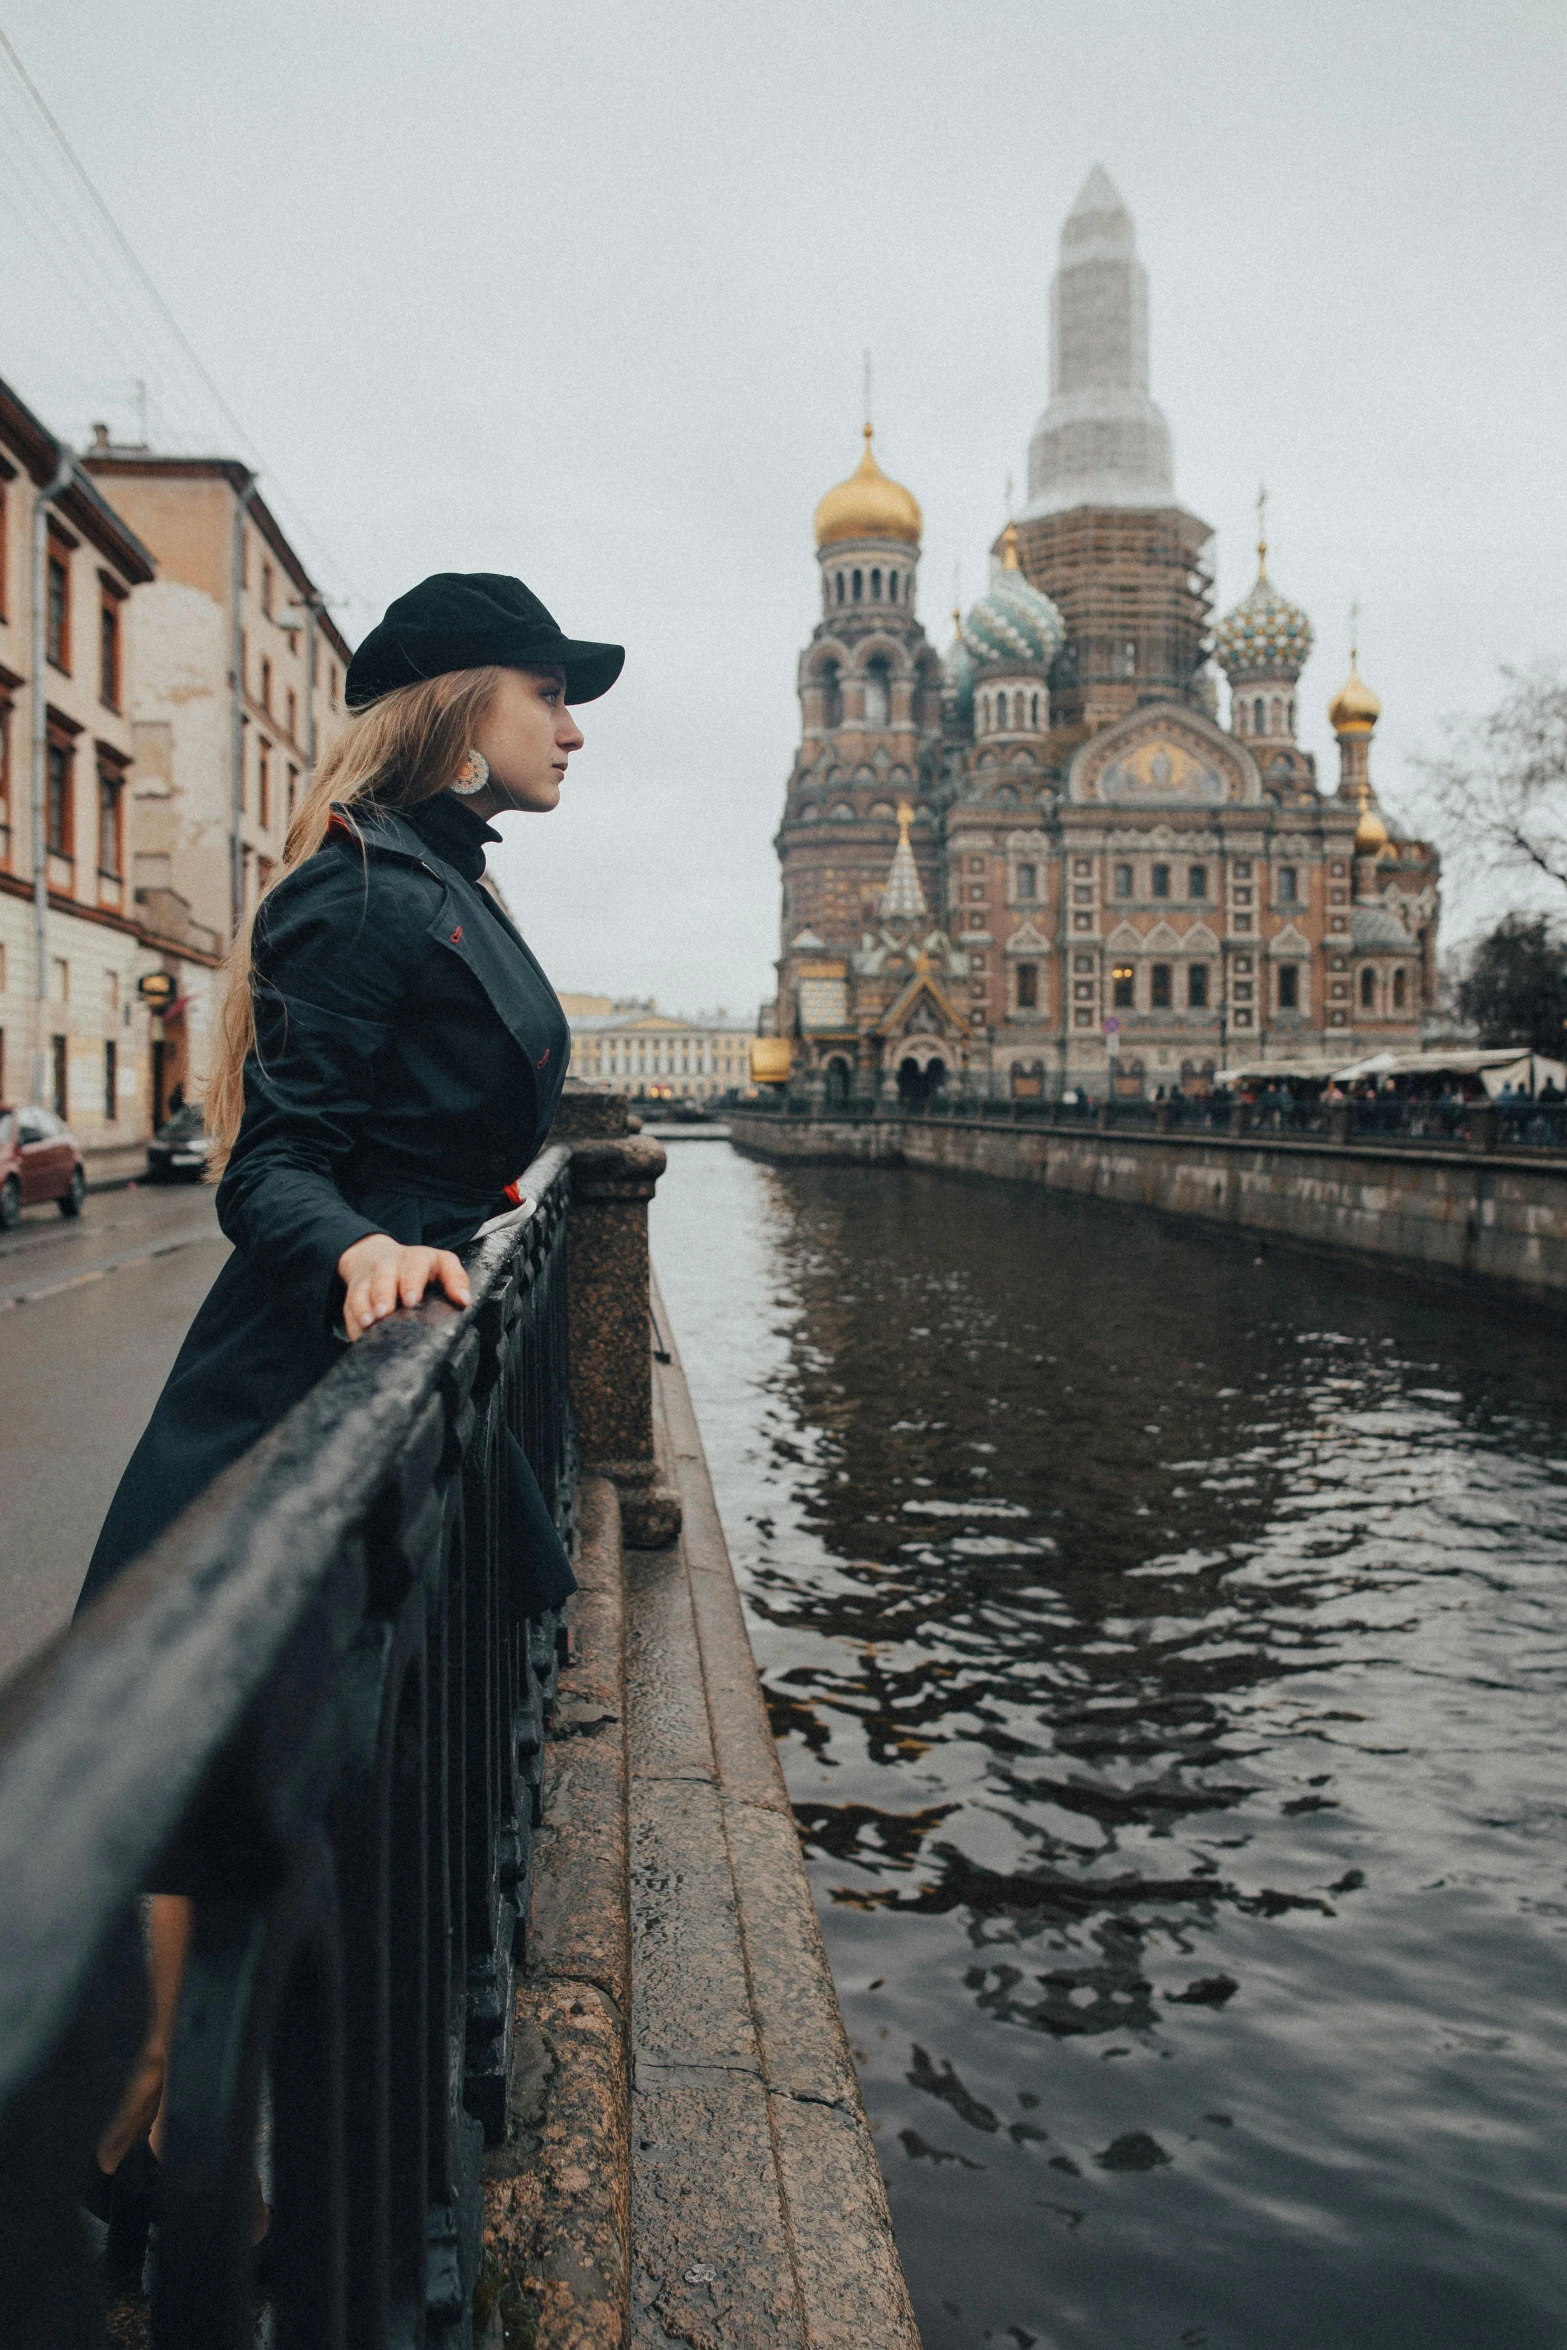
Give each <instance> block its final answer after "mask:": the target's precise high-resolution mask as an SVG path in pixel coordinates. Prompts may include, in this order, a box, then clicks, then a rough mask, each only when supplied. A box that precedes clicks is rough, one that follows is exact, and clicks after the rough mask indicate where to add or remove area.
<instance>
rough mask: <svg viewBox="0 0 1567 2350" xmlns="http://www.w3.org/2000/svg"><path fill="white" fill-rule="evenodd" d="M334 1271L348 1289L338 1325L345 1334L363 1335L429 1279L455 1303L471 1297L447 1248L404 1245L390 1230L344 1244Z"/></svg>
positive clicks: (413, 1300) (414, 1300) (418, 1294)
mask: <svg viewBox="0 0 1567 2350" xmlns="http://www.w3.org/2000/svg"><path fill="white" fill-rule="evenodd" d="M337 1274H338V1279H339V1280H340V1281H341V1282H342V1284H343V1286H344V1288H345V1289H346V1290H347V1292H348V1295H347V1296H346V1297H345V1298H344V1300H343V1328H344V1330H345V1332H346V1333H347V1335H348V1337H349V1338H350V1339H354V1338H362V1337H363V1336H364V1334H365V1332H366V1331H367V1330H368V1329H369V1328H370V1325H371V1324H372V1322H379V1321H381V1320H383V1319H384V1317H385V1316H386V1315H388V1314H389V1313H390V1312H391V1311H392V1309H393V1307H394V1306H416V1305H417V1304H418V1303H419V1300H420V1299H421V1298H422V1297H423V1295H424V1293H425V1291H426V1290H427V1289H429V1288H430V1287H431V1286H432V1285H438V1286H439V1287H440V1288H441V1289H443V1290H444V1291H445V1292H446V1295H447V1296H448V1297H449V1298H450V1299H451V1301H452V1304H453V1305H454V1306H465V1305H468V1304H470V1303H471V1302H472V1298H473V1291H472V1290H471V1289H470V1288H469V1286H468V1276H467V1274H466V1273H465V1272H464V1271H463V1269H462V1266H461V1264H460V1263H459V1262H458V1260H457V1258H456V1257H454V1256H453V1255H452V1252H451V1250H450V1249H449V1248H404V1246H403V1244H402V1242H401V1241H399V1240H394V1239H393V1238H392V1236H391V1234H390V1233H389V1232H370V1233H367V1234H366V1235H365V1238H364V1239H363V1240H356V1241H355V1242H354V1245H353V1247H352V1248H345V1249H344V1251H343V1253H342V1255H341V1256H340V1257H339V1258H338V1260H337Z"/></svg>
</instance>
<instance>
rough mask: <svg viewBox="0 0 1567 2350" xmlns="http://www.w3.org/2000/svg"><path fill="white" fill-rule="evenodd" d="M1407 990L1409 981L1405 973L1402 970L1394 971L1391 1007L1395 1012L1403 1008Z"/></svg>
mask: <svg viewBox="0 0 1567 2350" xmlns="http://www.w3.org/2000/svg"><path fill="white" fill-rule="evenodd" d="M1408 992H1409V981H1408V979H1407V977H1406V975H1405V974H1404V973H1403V972H1402V971H1395V972H1394V974H1393V1009H1394V1011H1395V1012H1401V1011H1402V1010H1403V1009H1404V1004H1405V1000H1406V997H1407V995H1408Z"/></svg>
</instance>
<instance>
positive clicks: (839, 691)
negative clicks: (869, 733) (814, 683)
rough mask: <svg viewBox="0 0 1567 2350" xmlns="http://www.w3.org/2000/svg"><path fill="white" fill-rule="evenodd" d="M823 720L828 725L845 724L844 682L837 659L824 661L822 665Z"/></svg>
mask: <svg viewBox="0 0 1567 2350" xmlns="http://www.w3.org/2000/svg"><path fill="white" fill-rule="evenodd" d="M821 680H822V721H823V723H824V725H827V726H841V725H842V724H843V684H842V681H841V679H840V678H839V675H838V664H837V662H836V661H824V662H823V663H822V667H821Z"/></svg>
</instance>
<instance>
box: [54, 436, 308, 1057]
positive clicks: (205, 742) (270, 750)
mask: <svg viewBox="0 0 1567 2350" xmlns="http://www.w3.org/2000/svg"><path fill="white" fill-rule="evenodd" d="M82 463H83V466H84V468H85V470H86V472H87V474H88V475H89V476H90V477H91V479H92V481H93V482H94V483H95V484H96V485H97V487H98V488H99V489H100V490H101V491H102V492H103V494H104V495H105V496H106V497H107V498H108V499H110V500H111V501H112V504H113V506H114V508H115V510H116V512H118V513H120V514H122V515H123V516H124V517H125V520H126V522H127V523H128V524H129V526H130V527H131V528H132V529H133V530H134V531H135V532H136V534H137V537H138V539H140V540H141V541H142V542H143V543H144V544H145V545H146V546H147V547H148V548H149V549H150V550H151V553H152V556H153V558H154V560H155V562H156V566H157V572H156V577H155V578H152V579H149V580H148V581H147V582H146V583H145V584H144V585H142V586H140V587H138V589H137V591H136V593H135V594H134V595H133V596H132V598H131V601H130V610H129V613H128V615H127V644H128V660H129V673H130V678H131V686H130V692H131V710H132V716H133V721H134V727H135V738H136V787H135V807H134V820H135V861H134V870H135V888H136V899H137V905H138V909H139V911H140V913H141V915H142V918H143V920H144V921H145V923H146V924H147V926H148V929H149V931H150V932H155V933H156V935H157V936H158V937H159V939H160V940H164V941H167V942H168V945H169V949H170V951H171V952H173V951H177V942H178V941H180V940H182V939H187V938H188V939H192V940H199V941H202V942H205V941H206V940H208V939H212V940H216V941H218V942H219V943H220V945H221V947H222V948H223V949H225V950H226V948H227V945H228V942H229V940H230V939H231V938H232V936H233V933H234V930H235V927H236V925H237V924H238V923H239V922H240V921H241V920H243V919H244V917H245V916H246V915H248V914H249V913H250V912H251V910H252V909H253V908H254V906H255V903H256V899H257V897H258V896H259V895H260V893H261V891H262V890H263V889H264V888H265V887H266V885H267V883H268V881H269V880H270V879H271V878H272V875H273V872H274V871H275V869H276V867H277V865H278V863H279V862H280V860H281V858H282V855H283V843H284V839H285V836H286V834H287V830H288V824H289V820H290V818H291V817H292V815H293V812H294V809H295V807H296V805H297V804H298V801H299V798H300V796H301V794H302V793H303V792H304V791H305V790H306V788H307V787H308V784H309V781H310V777H311V774H312V771H313V769H314V767H315V766H316V764H317V762H318V761H319V760H320V759H321V758H322V757H323V756H324V754H325V752H326V751H327V750H328V749H329V747H330V746H331V744H332V743H333V742H335V741H336V739H337V737H338V735H339V734H340V733H341V732H342V730H343V728H344V727H345V726H346V725H347V723H348V712H347V710H346V708H345V705H344V701H343V680H344V677H345V675H346V672H347V668H348V660H349V647H348V645H347V643H346V642H345V640H344V638H343V636H342V633H341V631H340V630H339V629H338V627H337V625H336V623H335V622H334V621H333V619H332V617H331V615H330V613H329V612H328V610H327V608H326V603H325V599H324V597H323V596H322V594H321V592H320V590H319V589H318V588H317V587H316V585H315V583H314V581H313V580H312V579H311V577H310V574H309V572H308V571H307V570H306V568H305V566H304V564H303V562H302V561H301V560H300V558H299V556H298V554H297V553H296V552H295V550H294V548H293V547H292V545H291V544H290V543H289V540H288V538H287V537H286V536H285V534H284V532H283V530H282V528H281V526H280V524H279V523H278V521H277V518H276V516H275V515H274V514H273V513H272V511H271V509H270V508H269V507H268V505H267V503H266V501H265V499H264V498H263V497H262V496H261V494H260V492H259V490H258V489H257V487H256V480H255V476H254V475H253V474H252V473H251V472H250V470H249V469H248V468H247V467H246V466H244V465H242V464H240V463H239V462H238V461H237V460H236V459H233V458H227V457H166V456H160V455H159V454H158V453H157V452H156V451H154V450H151V449H145V448H126V447H119V446H116V445H115V444H114V443H113V442H111V440H110V439H109V435H108V432H107V430H106V428H104V427H103V426H99V427H97V428H96V429H95V432H94V438H93V445H92V447H91V448H90V449H89V450H88V452H87V454H86V455H85V457H84V458H83V460H82ZM214 1006H215V997H214V994H213V990H212V988H211V987H210V986H209V987H207V988H203V989H199V990H192V991H189V992H187V993H185V994H184V996H183V999H182V1001H181V1002H180V1004H179V1006H178V1009H177V1010H176V1011H174V1012H173V1013H171V1014H166V1015H165V1017H164V1020H163V1022H162V1028H163V1036H162V1039H161V1042H162V1044H163V1048H164V1050H163V1055H162V1061H161V1078H162V1083H163V1086H164V1089H165V1098H166V1093H167V1089H169V1088H171V1087H172V1086H173V1084H174V1083H175V1082H176V1081H178V1082H180V1083H181V1084H182V1085H183V1087H184V1089H185V1092H186V1093H187V1095H191V1094H194V1093H196V1092H199V1090H200V1086H201V1084H202V1081H203V1077H204V1071H205V1044H206V1036H207V1032H208V1027H209V1024H210V1021H211V1018H212V1016H213V1011H214Z"/></svg>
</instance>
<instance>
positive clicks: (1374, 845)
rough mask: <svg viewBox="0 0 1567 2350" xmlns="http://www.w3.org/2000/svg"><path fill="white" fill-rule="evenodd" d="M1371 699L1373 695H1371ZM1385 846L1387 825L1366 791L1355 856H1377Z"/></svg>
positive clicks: (1356, 837)
mask: <svg viewBox="0 0 1567 2350" xmlns="http://www.w3.org/2000/svg"><path fill="white" fill-rule="evenodd" d="M1372 698H1373V700H1374V699H1375V696H1373V697H1372ZM1386 847H1387V826H1386V825H1385V824H1384V823H1383V821H1382V818H1381V816H1380V814H1379V813H1378V810H1377V808H1376V806H1375V804H1374V803H1373V801H1372V798H1371V794H1370V793H1369V792H1368V793H1367V794H1366V796H1365V798H1364V799H1363V800H1362V801H1361V803H1360V822H1359V823H1358V824H1357V825H1356V827H1355V854H1356V856H1357V857H1375V856H1379V855H1380V854H1381V852H1382V850H1383V849H1385V848H1386Z"/></svg>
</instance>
